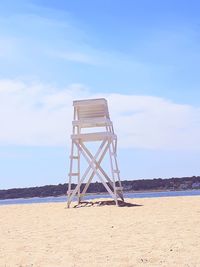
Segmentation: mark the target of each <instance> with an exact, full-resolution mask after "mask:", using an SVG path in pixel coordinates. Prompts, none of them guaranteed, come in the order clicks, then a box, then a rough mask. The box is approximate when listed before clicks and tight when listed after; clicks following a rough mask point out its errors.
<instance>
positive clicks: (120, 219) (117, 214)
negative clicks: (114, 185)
mask: <svg viewBox="0 0 200 267" xmlns="http://www.w3.org/2000/svg"><path fill="white" fill-rule="evenodd" d="M126 201H128V202H131V203H134V204H137V205H136V206H132V207H116V206H113V205H105V206H100V207H84V208H76V209H75V208H71V209H66V208H65V207H66V204H65V203H52V204H27V205H10V206H0V215H1V216H0V267H15V266H18V267H25V266H26V267H31V266H34V267H36V266H39V267H43V266H45V267H46V266H48V267H57V266H58V267H61V266H62V267H72V266H73V267H79V266H80V267H85V266H95V267H96V266H99V267H100V266H101V267H103V266H109V267H110V266H112V267H113V266H114V267H118V266H123V267H134V266H148V267H149V266H167V267H172V266H181V267H182V266H187V267H188V266H192V267H195V266H197V267H199V266H200V197H196V196H195V197H173V198H152V199H133V200H129V199H127V200H126Z"/></svg>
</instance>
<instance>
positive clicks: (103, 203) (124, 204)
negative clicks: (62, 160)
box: [74, 200, 142, 208]
mask: <svg viewBox="0 0 200 267" xmlns="http://www.w3.org/2000/svg"><path fill="white" fill-rule="evenodd" d="M101 206H116V204H115V201H114V200H99V201H82V202H80V203H79V204H77V205H75V206H74V208H83V207H101ZM118 206H119V207H141V206H142V205H139V204H133V203H128V202H125V201H122V200H118Z"/></svg>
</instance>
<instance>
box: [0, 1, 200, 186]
mask: <svg viewBox="0 0 200 267" xmlns="http://www.w3.org/2000/svg"><path fill="white" fill-rule="evenodd" d="M199 8H200V4H199V2H198V1H176V0H175V1H154V0H152V1H147V0H142V1H131V0H126V1H116V0H101V1H100V0H96V1H92V0H90V1H89V0H86V1H81V0H76V1H61V0H60V1H28V0H27V1H4V0H3V1H1V9H0V124H1V132H0V188H10V187H23V186H32V185H43V184H58V183H63V182H66V180H67V173H68V166H69V162H68V154H69V147H70V140H69V135H70V131H71V112H72V106H71V104H72V100H73V99H79V98H88V97H97V96H103V97H106V98H107V99H108V100H109V106H110V110H111V115H112V119H113V122H114V126H115V128H116V133H117V134H118V136H119V138H118V139H119V151H118V155H119V163H120V169H121V176H122V179H132V178H133V179H137V178H138V179H140V178H154V177H172V176H174V177H176V176H192V175H199V173H200V167H199V160H198V159H199V156H200V141H199V138H198V137H199V134H200V104H199V98H200V90H199V86H200V75H199V68H200V17H199ZM129 125H131V126H129Z"/></svg>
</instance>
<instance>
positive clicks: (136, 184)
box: [0, 176, 200, 199]
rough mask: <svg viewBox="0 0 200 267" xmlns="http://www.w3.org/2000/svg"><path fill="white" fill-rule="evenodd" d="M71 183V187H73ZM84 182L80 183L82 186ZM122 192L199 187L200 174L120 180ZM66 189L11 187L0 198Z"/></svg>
mask: <svg viewBox="0 0 200 267" xmlns="http://www.w3.org/2000/svg"><path fill="white" fill-rule="evenodd" d="M75 186H76V185H75V184H72V189H73V188H75ZM83 186H84V184H83V185H82V187H83ZM122 186H123V190H124V192H133V191H158V190H159V191H167V190H171V191H174V190H191V189H200V176H192V177H182V178H169V179H161V178H159V179H143V180H132V181H122ZM67 189H68V185H67V184H58V185H45V186H39V187H29V188H13V189H7V190H0V199H12V198H31V197H50V196H54V197H57V196H62V195H65V194H66V192H67ZM105 192H107V191H106V189H105V187H104V186H103V185H102V184H101V183H100V182H95V183H91V184H90V186H89V188H88V191H87V193H97V194H100V193H105Z"/></svg>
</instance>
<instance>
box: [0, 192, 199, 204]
mask: <svg viewBox="0 0 200 267" xmlns="http://www.w3.org/2000/svg"><path fill="white" fill-rule="evenodd" d="M177 196H200V190H187V191H165V192H140V193H135V192H134V193H124V197H125V198H153V197H177ZM109 197H110V196H109V195H108V194H99V195H98V194H94V195H87V196H85V197H84V200H90V199H95V198H109ZM66 201H67V197H66V196H60V197H43V198H40V197H34V198H15V199H5V200H0V205H11V204H33V203H55V202H66Z"/></svg>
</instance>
